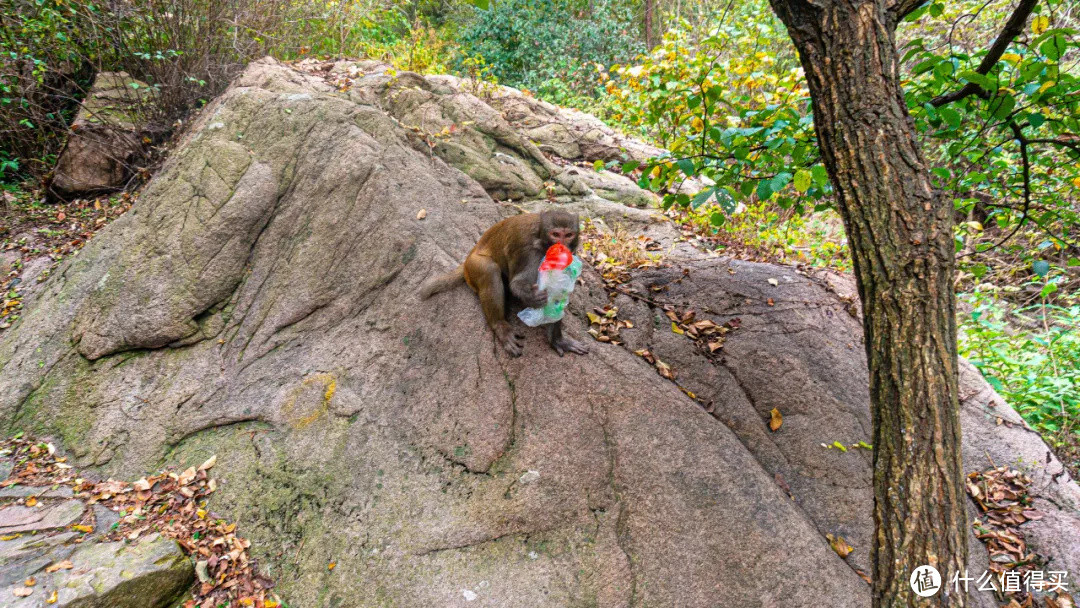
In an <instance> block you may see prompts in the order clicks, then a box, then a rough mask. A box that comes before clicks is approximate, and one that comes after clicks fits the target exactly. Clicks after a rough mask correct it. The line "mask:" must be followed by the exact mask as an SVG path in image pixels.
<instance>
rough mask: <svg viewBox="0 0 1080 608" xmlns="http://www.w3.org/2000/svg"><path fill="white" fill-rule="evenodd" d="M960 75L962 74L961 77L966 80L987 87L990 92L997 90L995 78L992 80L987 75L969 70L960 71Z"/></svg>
mask: <svg viewBox="0 0 1080 608" xmlns="http://www.w3.org/2000/svg"><path fill="white" fill-rule="evenodd" d="M959 76H960V78H963V79H964V80H966V81H968V82H973V83H975V84H977V85H979V86H980V87H982V88H984V89H986V90H987V91H988V92H990V93H993V92H994V91H996V90H997V85H996V84H994V81H993V80H990V79H989V78H987V77H986V76H983V75H982V74H980V73H978V72H975V71H972V70H968V71H964V72H960V74H959Z"/></svg>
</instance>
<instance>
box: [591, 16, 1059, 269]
mask: <svg viewBox="0 0 1080 608" xmlns="http://www.w3.org/2000/svg"><path fill="white" fill-rule="evenodd" d="M756 4H763V3H761V2H756V3H755V2H751V3H747V6H748V7H749V6H750V5H756ZM958 5H959V6H957V7H952V8H947V7H946V6H945V5H944V4H943V3H941V2H933V3H930V4H927V5H926V6H924V7H923V8H921V9H919V10H918V11H916V12H915V13H913V14H911V15H910V16H909V17H908V18H907V21H909V24H908V25H907V27H906V29H905V30H904V31H903V32H902V34H903V37H905V38H906V39H907V42H906V43H905V45H904V49H903V58H902V62H903V68H904V72H905V77H906V80H905V93H906V101H907V105H908V109H909V111H910V112H911V115H912V118H913V119H914V120H915V124H916V128H917V129H918V131H919V133H920V135H921V143H922V146H923V150H924V153H925V154H926V156H927V158H928V159H929V161H930V162H931V166H932V167H933V170H932V173H933V176H934V178H935V180H936V183H937V185H938V186H939V187H940V188H941V189H942V190H943V191H944V192H946V193H948V195H949V196H950V197H951V198H952V199H953V201H954V205H955V207H956V209H957V215H958V216H960V217H964V216H966V215H974V217H972V219H971V221H970V222H968V223H967V225H966V226H965V227H964V230H962V231H959V232H958V233H957V249H958V250H961V251H962V250H965V249H968V250H971V251H973V252H976V253H978V252H981V251H985V250H988V249H991V248H994V247H996V246H997V245H998V243H999V241H1000V240H1004V238H1003V237H1007V236H1012V233H1013V232H1014V231H1019V230H1025V231H1039V232H1042V233H1043V234H1044V236H1045V241H1046V242H1047V243H1048V247H1046V248H1043V249H1040V250H1039V251H1038V252H1035V256H1034V257H1033V259H1037V258H1043V259H1048V260H1054V261H1059V262H1064V261H1065V260H1066V259H1069V258H1071V259H1076V258H1077V257H1080V255H1078V254H1080V238H1078V235H1077V231H1078V230H1080V203H1078V201H1080V162H1078V161H1080V78H1078V74H1077V71H1076V69H1075V65H1076V62H1077V60H1078V58H1080V41H1078V39H1077V35H1076V34H1077V32H1076V29H1075V28H1074V27H1072V22H1071V21H1069V20H1070V19H1071V17H1070V13H1069V12H1068V11H1065V10H1063V8H1064V5H1062V4H1061V2H1059V1H1058V0H1050V2H1049V3H1046V4H1045V5H1044V4H1039V5H1038V6H1037V7H1035V9H1034V15H1033V16H1032V17H1031V18H1030V19H1027V20H1025V21H1022V22H1021V24H1020V25H1021V28H1020V31H1019V35H1018V36H1017V37H1016V38H1015V40H1013V41H1012V42H1010V43H1009V44H1007V45H1005V44H1002V45H992V44H990V43H991V41H992V40H993V36H994V35H995V34H996V32H997V29H998V28H1000V25H1001V18H1002V16H1001V15H997V14H995V13H993V12H992V11H984V12H983V13H982V14H981V15H980V11H981V9H978V5H976V4H974V3H973V2H960V3H958ZM1006 8H1007V9H1008V8H1010V7H1006ZM976 9H978V10H976ZM747 10H749V9H747ZM998 10H999V11H1000V10H1001V9H998ZM950 11H951V12H950ZM1005 16H1008V15H1005ZM975 17H979V18H980V19H982V20H983V21H982V29H981V30H980V31H979V32H980V33H981V34H982V37H981V38H979V39H977V40H974V41H972V40H968V41H965V42H964V43H963V44H961V41H960V40H958V39H954V38H953V37H952V30H951V28H949V27H947V26H948V24H949V20H950V19H951V20H952V23H960V24H966V23H970V22H971V21H973V20H974V18H975ZM942 24H944V25H945V26H946V27H944V29H942ZM935 28H936V29H935ZM939 30H940V31H939ZM973 36H974V34H973ZM785 38H786V36H785V34H784V32H783V28H782V27H781V26H780V25H779V24H778V23H777V22H776V20H775V19H772V18H771V17H755V18H749V19H742V18H734V19H728V20H726V21H725V23H722V24H721V25H719V26H717V27H716V28H715V29H713V30H712V31H710V32H708V33H707V34H706V35H705V36H704V37H701V38H697V39H695V38H694V37H693V36H692V35H691V32H687V31H682V30H674V31H671V32H669V33H668V34H667V35H666V36H665V38H664V41H663V44H661V45H660V46H658V47H657V48H656V49H654V50H653V51H652V52H651V53H650V54H649V55H648V56H646V57H644V58H643V59H642V60H641V61H640V62H639V63H637V64H636V65H632V66H624V67H620V68H617V69H615V70H612V76H613V78H612V82H611V84H609V85H608V87H607V89H608V93H609V95H610V98H611V100H612V101H611V102H610V103H609V105H610V106H613V111H612V112H611V117H612V118H614V119H616V120H618V121H620V122H623V123H624V124H628V125H629V126H630V127H631V128H632V129H633V128H636V129H638V130H639V131H640V132H643V133H645V134H647V135H652V136H653V138H654V139H655V140H656V141H657V142H658V143H660V144H661V145H663V146H665V147H666V148H667V149H668V150H670V152H671V154H670V155H669V156H665V157H661V158H657V159H654V160H652V161H651V162H648V163H645V165H644V166H643V167H641V168H642V169H643V171H642V174H641V177H640V184H641V185H642V186H644V187H649V188H651V189H653V190H655V191H658V192H666V195H665V199H664V204H665V205H667V206H671V205H676V204H678V205H682V206H690V207H698V206H701V205H705V204H710V205H716V208H715V211H714V212H713V215H712V218H713V220H714V223H716V224H717V225H720V224H722V223H723V222H724V221H725V215H726V214H728V213H730V212H731V211H732V210H733V209H735V208H736V206H737V205H738V203H746V204H753V203H756V202H758V201H765V200H772V201H775V202H776V204H777V205H778V206H780V207H783V208H794V209H796V210H797V211H800V212H801V211H808V210H811V209H823V208H825V207H827V206H829V205H830V204H831V192H830V189H829V184H828V176H827V173H826V171H825V168H824V167H823V166H822V165H821V163H820V156H819V151H818V146H817V142H816V137H815V133H814V130H813V124H812V119H811V116H812V112H813V108H812V106H811V103H810V99H809V96H808V94H807V89H806V84H805V78H804V76H803V74H802V73H801V69H800V68H799V67H798V63H797V62H796V61H795V58H794V56H793V54H792V51H791V50H790V43H788V42H787V41H786V39H785ZM976 38H978V36H976ZM986 38H990V39H989V40H987V39H986ZM778 45H780V46H779V47H778ZM969 48H977V49H980V50H977V51H974V52H972V51H970V50H967V49H969ZM785 49H787V50H785ZM637 167H638V164H637V163H627V164H626V165H625V166H624V170H626V171H630V170H633V169H636V168H637ZM688 177H703V178H705V180H706V183H710V184H715V185H714V186H712V187H709V188H706V189H705V190H703V191H702V192H701V193H700V194H699V195H698V196H696V197H690V196H688V195H686V194H678V193H676V191H677V188H673V186H677V185H678V184H679V183H680V182H682V181H683V180H685V179H687V178H688ZM987 222H991V223H992V224H993V225H994V227H995V228H996V229H997V236H999V237H1002V238H987V237H986V236H985V235H983V234H982V232H983V229H984V228H985V227H986V223H987Z"/></svg>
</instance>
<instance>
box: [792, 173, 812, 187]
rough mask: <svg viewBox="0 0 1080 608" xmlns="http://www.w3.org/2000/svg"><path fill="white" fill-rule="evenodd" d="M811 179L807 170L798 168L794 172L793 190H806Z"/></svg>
mask: <svg viewBox="0 0 1080 608" xmlns="http://www.w3.org/2000/svg"><path fill="white" fill-rule="evenodd" d="M812 179H813V178H812V177H811V176H810V172H809V171H807V170H806V169H799V170H798V171H796V172H795V180H794V181H795V190H796V191H797V192H806V191H807V190H809V189H810V182H811V180H812Z"/></svg>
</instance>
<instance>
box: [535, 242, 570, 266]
mask: <svg viewBox="0 0 1080 608" xmlns="http://www.w3.org/2000/svg"><path fill="white" fill-rule="evenodd" d="M573 261H574V255H573V254H572V253H570V250H569V249H567V248H566V245H563V244H562V243H555V244H554V245H552V246H551V247H548V250H547V255H545V256H544V261H543V263H541V264H540V270H542V271H543V270H562V269H563V268H566V267H567V266H569V265H570V263H571V262H573Z"/></svg>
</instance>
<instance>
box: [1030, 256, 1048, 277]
mask: <svg viewBox="0 0 1080 608" xmlns="http://www.w3.org/2000/svg"><path fill="white" fill-rule="evenodd" d="M1031 271H1032V272H1034V273H1035V274H1036V275H1038V276H1040V277H1045V276H1046V275H1047V274H1049V273H1050V262H1047V261H1046V260H1036V261H1035V262H1034V263H1033V264H1032V265H1031Z"/></svg>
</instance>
